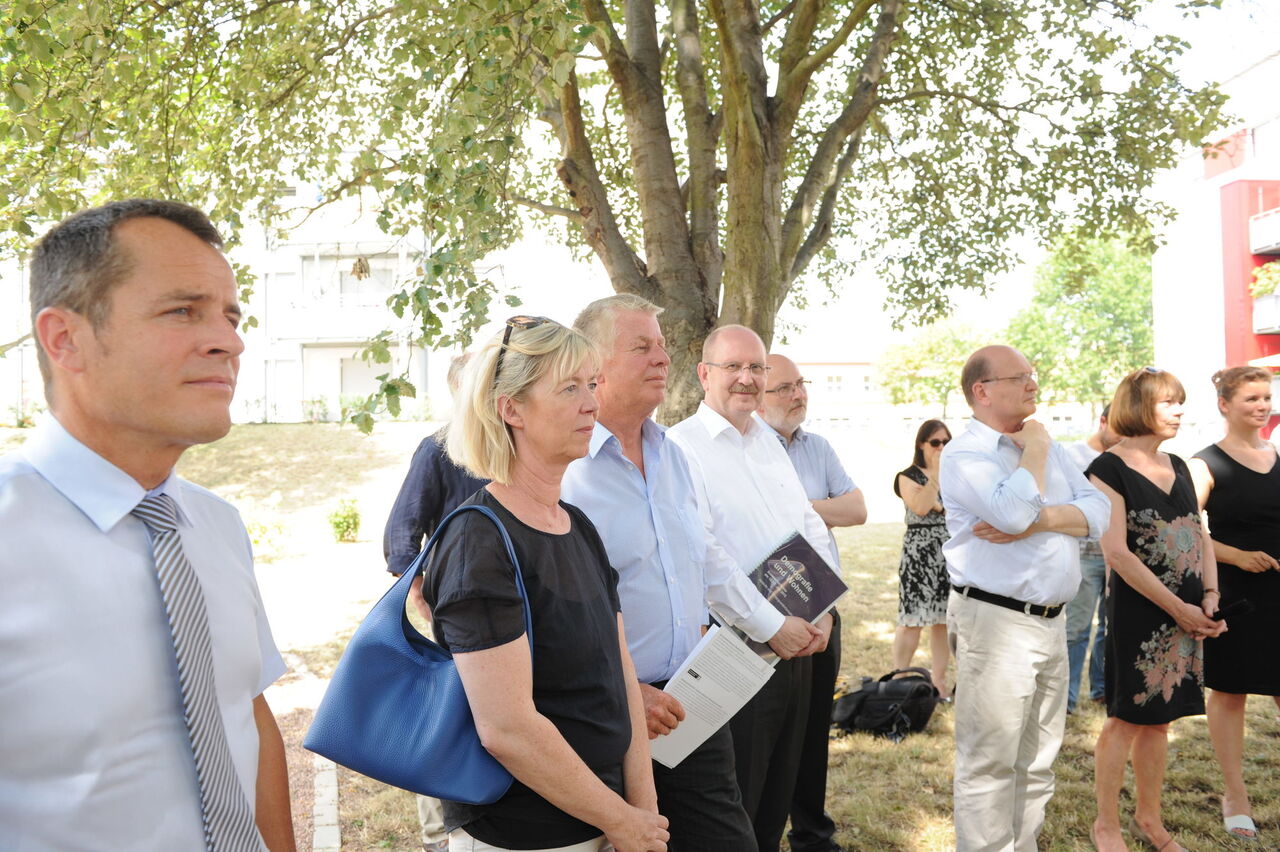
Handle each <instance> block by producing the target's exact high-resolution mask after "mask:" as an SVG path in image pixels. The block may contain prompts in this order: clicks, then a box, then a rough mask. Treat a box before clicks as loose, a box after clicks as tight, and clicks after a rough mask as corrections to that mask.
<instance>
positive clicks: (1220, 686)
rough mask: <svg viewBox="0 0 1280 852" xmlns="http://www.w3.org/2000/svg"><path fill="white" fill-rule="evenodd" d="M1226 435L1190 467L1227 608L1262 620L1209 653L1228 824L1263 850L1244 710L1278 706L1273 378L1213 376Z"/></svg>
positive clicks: (1279, 471) (1246, 623)
mask: <svg viewBox="0 0 1280 852" xmlns="http://www.w3.org/2000/svg"><path fill="white" fill-rule="evenodd" d="M1213 384H1214V387H1215V388H1217V390H1218V410H1219V411H1221V412H1222V416H1223V417H1224V418H1226V421H1227V435H1226V437H1225V438H1223V439H1222V440H1221V441H1219V442H1218V443H1216V444H1210V445H1209V446H1207V447H1205V448H1204V449H1203V450H1201V451H1200V452H1198V453H1196V454H1195V457H1193V458H1192V459H1191V462H1190V466H1191V477H1192V479H1194V480H1195V484H1196V496H1197V497H1198V498H1199V501H1200V507H1201V508H1202V509H1205V510H1206V511H1207V512H1208V513H1209V534H1210V536H1211V537H1212V539H1213V552H1214V556H1216V557H1217V560H1218V588H1219V589H1221V590H1222V600H1224V601H1226V602H1228V603H1231V602H1234V601H1239V600H1248V601H1249V602H1250V603H1252V604H1253V607H1254V609H1253V611H1251V612H1248V613H1240V614H1238V615H1234V616H1232V618H1231V631H1230V632H1229V633H1224V634H1223V635H1222V636H1219V637H1218V638H1216V639H1211V640H1209V641H1207V642H1205V643H1204V681H1205V685H1206V686H1208V687H1209V688H1210V690H1211V692H1210V693H1209V701H1208V710H1209V736H1210V737H1211V738H1212V739H1213V750H1214V753H1215V754H1216V755H1217V757H1218V765H1219V766H1220V767H1222V776H1223V780H1224V782H1225V790H1224V791H1223V794H1222V820H1223V825H1224V826H1225V828H1226V830H1227V833H1228V834H1230V835H1232V836H1233V837H1237V838H1241V839H1245V840H1256V839H1257V837H1258V828H1257V826H1256V825H1254V822H1253V816H1252V809H1251V808H1250V806H1249V793H1248V792H1247V791H1246V790H1245V786H1244V770H1243V761H1242V756H1243V752H1244V709H1245V702H1246V700H1247V699H1248V697H1249V696H1250V695H1270V696H1276V697H1277V698H1276V702H1277V704H1280V666H1278V665H1276V662H1275V660H1273V659H1270V658H1269V657H1268V656H1267V651H1268V650H1274V649H1276V648H1280V562H1277V557H1280V465H1278V464H1277V463H1276V448H1275V447H1274V446H1273V445H1272V444H1271V442H1270V441H1266V440H1263V438H1262V434H1261V432H1262V427H1264V426H1266V425H1267V419H1268V418H1269V417H1270V416H1271V373H1270V372H1269V371H1267V370H1263V369H1261V368H1260V367H1231V368H1230V369H1226V370H1220V371H1218V372H1217V373H1215V374H1214V376H1213Z"/></svg>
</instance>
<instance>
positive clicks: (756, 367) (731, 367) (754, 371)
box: [702, 361, 773, 377]
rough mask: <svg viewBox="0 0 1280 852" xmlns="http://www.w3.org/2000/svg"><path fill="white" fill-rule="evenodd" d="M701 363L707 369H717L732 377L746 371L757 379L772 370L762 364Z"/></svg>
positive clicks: (732, 362) (734, 362) (733, 362)
mask: <svg viewBox="0 0 1280 852" xmlns="http://www.w3.org/2000/svg"><path fill="white" fill-rule="evenodd" d="M702 363H704V364H706V365H707V366H708V367H719V368H720V369H721V370H724V371H725V372H726V373H730V374H733V375H737V374H738V373H741V372H742V371H743V370H747V371H748V372H750V373H751V375H753V376H757V377H759V376H763V375H764V374H765V373H767V372H769V371H770V370H772V369H773V368H772V367H768V366H765V365H764V364H740V363H738V362H737V361H726V362H725V363H723V364H717V363H716V362H714V361H703V362H702Z"/></svg>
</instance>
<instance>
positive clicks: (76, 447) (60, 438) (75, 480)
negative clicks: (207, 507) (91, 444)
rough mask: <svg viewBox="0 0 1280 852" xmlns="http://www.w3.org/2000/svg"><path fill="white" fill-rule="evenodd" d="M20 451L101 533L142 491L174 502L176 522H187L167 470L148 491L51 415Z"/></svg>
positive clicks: (176, 483)
mask: <svg viewBox="0 0 1280 852" xmlns="http://www.w3.org/2000/svg"><path fill="white" fill-rule="evenodd" d="M22 453H23V455H24V456H25V457H26V459H27V461H29V462H30V463H31V466H32V467H34V468H35V469H36V470H37V471H38V472H39V473H40V475H41V476H43V477H44V478H45V480H47V481H48V482H49V484H50V485H52V486H53V487H54V488H56V489H57V490H58V492H59V493H60V494H62V496H63V497H66V498H67V499H68V500H69V501H71V503H72V504H73V505H75V506H76V508H78V509H79V510H80V511H82V512H84V513H85V515H86V516H87V517H88V518H89V520H91V521H93V524H94V526H96V527H97V528H98V529H99V530H101V531H102V532H104V533H105V532H108V531H109V530H111V529H112V528H113V527H114V526H115V525H116V524H118V523H120V520H121V519H122V518H124V517H125V516H126V515H128V514H129V513H130V512H132V511H133V509H134V507H136V506H137V505H138V504H139V503H141V502H142V498H143V497H145V496H147V494H148V493H162V494H168V495H169V496H170V497H172V498H173V502H174V503H175V504H177V507H178V521H179V523H182V524H184V525H190V516H189V514H188V512H187V507H186V501H185V498H184V497H183V493H182V492H183V489H182V488H181V487H179V483H180V481H181V480H179V478H178V476H177V474H175V473H174V472H172V471H170V472H169V476H168V478H166V479H165V481H164V482H162V483H161V484H160V485H159V486H158V487H157V488H155V489H153V491H152V492H148V491H147V489H145V488H143V487H142V486H141V485H139V484H138V481H137V480H136V479H134V478H133V477H132V476H130V475H129V474H127V473H125V472H124V471H123V470H121V469H120V468H118V467H116V466H115V465H113V464H112V463H111V462H109V461H107V460H106V459H104V458H103V457H102V456H100V455H98V454H97V453H95V452H94V451H93V450H91V449H89V448H88V447H86V446H85V445H84V444H82V443H80V441H78V440H77V439H76V438H75V437H74V436H72V434H71V433H70V432H68V431H67V430H66V429H65V428H64V427H63V425H62V424H61V423H59V422H58V419H57V418H56V417H50V418H49V419H48V420H47V421H46V422H45V423H44V424H43V425H42V426H40V428H39V429H38V430H36V434H34V435H32V436H31V439H30V440H28V441H27V442H26V443H25V444H23V446H22Z"/></svg>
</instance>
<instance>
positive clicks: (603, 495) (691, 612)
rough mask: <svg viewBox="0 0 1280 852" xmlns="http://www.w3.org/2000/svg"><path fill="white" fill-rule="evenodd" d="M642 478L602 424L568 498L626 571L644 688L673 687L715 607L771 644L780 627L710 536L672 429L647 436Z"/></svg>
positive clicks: (629, 626)
mask: <svg viewBox="0 0 1280 852" xmlns="http://www.w3.org/2000/svg"><path fill="white" fill-rule="evenodd" d="M641 439H642V446H643V452H644V474H643V475H642V474H641V473H640V469H639V468H638V467H636V465H635V464H633V463H632V462H631V460H630V459H628V458H627V457H626V456H624V455H623V453H622V445H621V443H620V442H619V441H618V439H617V437H615V436H614V435H613V433H611V432H610V431H609V430H608V429H606V428H605V427H604V426H602V425H601V424H599V423H597V424H596V426H595V431H594V433H593V434H592V436H591V444H590V446H589V448H588V450H587V455H586V456H584V457H583V458H580V459H578V460H577V461H575V462H573V463H572V464H570V465H569V467H568V469H567V470H566V471H565V475H564V480H563V481H562V482H561V486H560V493H561V497H562V498H563V499H564V501H565V502H566V503H570V504H572V505H574V506H577V507H578V508H579V509H581V510H582V511H583V512H584V513H586V515H587V517H588V518H589V519H590V520H591V523H593V524H594V525H595V527H596V529H597V530H598V531H599V533H600V538H601V540H602V541H603V542H604V546H605V550H606V552H607V553H608V555H609V562H610V564H612V565H613V567H614V569H615V570H617V572H618V597H619V598H620V599H621V601H622V618H623V622H624V624H625V625H626V632H627V647H628V648H629V650H630V651H631V658H632V660H633V661H634V663H635V667H636V676H637V677H638V678H639V679H640V680H641V681H642V682H644V683H654V682H656V681H663V680H668V679H669V678H670V677H671V675H673V674H674V673H675V670H676V668H678V667H679V665H680V663H681V662H683V661H684V659H685V658H686V657H687V656H688V655H689V652H690V651H692V650H693V646H694V645H696V644H697V643H698V640H699V639H700V638H701V636H702V626H703V625H704V624H706V623H707V614H708V610H707V603H708V601H710V602H711V603H713V604H715V605H716V609H717V612H721V613H723V612H728V613H730V614H731V616H733V617H732V618H731V621H732V622H733V624H734V626H735V627H739V628H741V629H742V630H743V631H744V632H746V633H747V634H748V635H750V636H751V637H752V638H753V639H756V640H758V641H767V640H768V639H769V638H771V637H772V636H773V634H774V633H776V632H777V630H778V628H779V627H780V626H781V624H782V620H783V619H782V614H781V613H779V612H778V610H777V609H775V608H774V607H773V606H772V605H770V604H769V603H768V602H767V601H766V600H765V599H764V598H763V597H762V596H761V595H760V593H759V592H758V591H756V589H755V586H754V585H752V583H751V581H750V580H749V579H747V576H746V574H744V573H743V571H742V570H741V568H739V567H738V565H737V563H736V562H735V561H733V560H732V559H731V558H730V557H729V556H728V554H727V553H725V552H724V550H723V549H722V548H720V547H719V546H718V545H717V544H716V542H715V541H714V539H712V538H711V537H710V535H709V534H708V533H707V531H706V529H705V527H704V526H703V523H702V518H701V517H700V515H699V514H698V504H697V502H696V497H695V495H694V490H693V481H692V479H691V477H690V475H689V465H688V462H687V461H686V460H685V457H684V453H682V452H681V451H680V448H679V447H677V446H676V445H675V444H674V443H672V442H670V441H668V440H667V438H666V430H665V429H664V428H663V427H661V426H659V425H658V424H657V423H654V422H653V421H652V420H646V421H645V422H644V425H643V427H642V428H641Z"/></svg>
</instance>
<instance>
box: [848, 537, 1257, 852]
mask: <svg viewBox="0 0 1280 852" xmlns="http://www.w3.org/2000/svg"><path fill="white" fill-rule="evenodd" d="M902 533H903V527H902V525H901V524H872V525H869V526H866V527H862V528H857V529H851V530H840V531H838V532H837V534H836V537H837V540H838V541H839V543H840V554H841V559H842V560H843V561H844V573H845V579H846V580H847V581H848V583H849V587H850V594H849V595H848V598H847V602H846V603H843V604H842V605H841V607H840V609H841V612H842V613H844V614H845V619H844V621H845V624H844V629H843V633H842V640H843V642H844V647H843V660H842V664H841V673H842V675H843V676H844V677H845V678H846V679H848V680H849V681H850V682H853V683H856V682H857V681H858V678H859V677H860V676H861V675H872V676H877V677H878V676H879V675H881V674H884V673H885V672H887V671H889V670H890V668H891V665H892V664H891V653H890V652H891V647H892V644H891V643H892V629H886V625H888V626H889V628H891V626H892V625H893V624H894V623H895V622H896V620H897V563H898V555H899V552H900V546H901V541H902ZM921 646H922V647H921V649H920V650H919V652H918V654H917V657H916V660H915V662H916V664H917V665H925V666H926V667H927V666H928V663H927V660H928V656H927V633H926V636H925V637H924V638H922V640H921ZM1259 664H1260V665H1271V664H1273V662H1272V661H1271V660H1269V659H1266V658H1260V659H1259ZM952 672H953V678H954V668H953V669H952ZM1276 717H1277V710H1276V706H1275V704H1274V703H1273V702H1272V701H1271V699H1269V698H1261V697H1253V698H1251V699H1249V707H1248V717H1247V731H1246V735H1245V736H1246V740H1245V745H1246V756H1245V780H1246V782H1247V783H1248V785H1249V789H1250V791H1251V793H1252V796H1253V803H1254V806H1253V812H1254V819H1255V820H1256V821H1257V823H1258V825H1259V828H1260V830H1261V832H1262V834H1263V836H1264V839H1265V840H1266V842H1265V843H1263V844H1246V843H1242V842H1238V841H1232V840H1231V839H1230V838H1228V837H1227V836H1226V834H1225V833H1224V832H1223V830H1222V821H1221V818H1220V816H1219V802H1218V796H1219V792H1218V791H1219V788H1220V785H1221V777H1220V775H1219V772H1218V766H1217V763H1216V762H1215V760H1214V757H1213V747H1212V745H1211V744H1210V742H1209V734H1208V730H1207V728H1206V725H1205V720H1204V717H1193V718H1187V719H1180V720H1178V721H1177V722H1175V723H1174V724H1173V725H1172V726H1171V728H1170V735H1169V770H1168V775H1167V777H1166V779H1165V793H1164V813H1165V821H1166V824H1167V825H1168V826H1169V828H1170V829H1171V830H1172V831H1173V832H1174V834H1175V835H1176V837H1177V838H1178V839H1179V840H1180V841H1182V843H1183V844H1184V845H1185V846H1187V847H1188V848H1190V849H1195V850H1206V849H1236V850H1240V849H1255V850H1257V849H1275V848H1280V847H1277V846H1276V843H1277V842H1280V775H1278V774H1277V772H1276V768H1277V766H1280V721H1278V720H1277V718H1276ZM1105 718H1106V712H1105V709H1104V708H1102V707H1101V706H1100V705H1097V704H1093V703H1091V702H1088V701H1086V702H1084V703H1083V704H1082V706H1081V707H1080V708H1078V709H1077V712H1076V713H1075V714H1074V715H1072V716H1069V717H1068V718H1067V732H1066V737H1065V739H1064V742H1063V746H1062V751H1061V753H1060V754H1059V756H1058V761H1057V763H1056V764H1055V765H1054V769H1055V771H1056V773H1057V790H1056V793H1055V795H1054V797H1053V799H1052V800H1051V801H1050V802H1049V808H1048V814H1047V818H1046V821H1045V827H1044V832H1043V833H1042V834H1041V837H1040V848H1041V849H1042V850H1063V852H1067V850H1072V851H1073V852H1074V850H1089V849H1092V848H1093V847H1092V845H1091V844H1090V842H1089V827H1090V825H1091V824H1092V823H1093V818H1094V815H1095V808H1094V799H1093V744H1094V742H1095V741H1096V739H1097V736H1098V731H1099V730H1101V728H1102V723H1103V721H1104V720H1105ZM952 734H953V729H952V718H951V711H950V708H949V707H947V706H945V705H944V706H941V707H939V709H938V711H937V712H936V713H935V714H934V717H933V719H932V720H931V721H930V723H929V727H928V729H927V730H926V731H924V732H923V733H922V734H917V735H914V736H911V737H909V738H907V739H906V740H905V741H903V742H902V743H901V744H899V745H894V744H892V743H889V742H887V741H884V740H877V739H874V738H872V737H868V736H861V735H856V736H849V737H843V738H839V739H836V740H833V741H832V743H831V771H830V780H829V785H830V792H829V794H828V799H827V807H828V810H829V811H830V812H831V814H832V816H833V818H835V820H836V823H837V824H838V825H839V826H840V827H841V828H840V833H839V834H838V835H837V838H836V839H837V840H838V841H839V842H840V843H841V844H843V845H844V846H845V848H846V849H849V850H882V849H883V850H910V851H911V852H943V850H950V849H953V848H954V847H955V840H954V834H953V830H952V824H951V778H952V771H953V767H954V740H953V739H952ZM1132 810H1133V779H1132V773H1130V776H1129V779H1128V783H1127V785H1126V789H1125V792H1124V793H1123V795H1122V799H1121V811H1122V813H1123V814H1124V815H1125V819H1126V821H1127V817H1128V814H1129V813H1132ZM1130 848H1131V849H1135V850H1136V849H1139V848H1141V847H1140V844H1138V843H1136V842H1133V841H1130Z"/></svg>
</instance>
